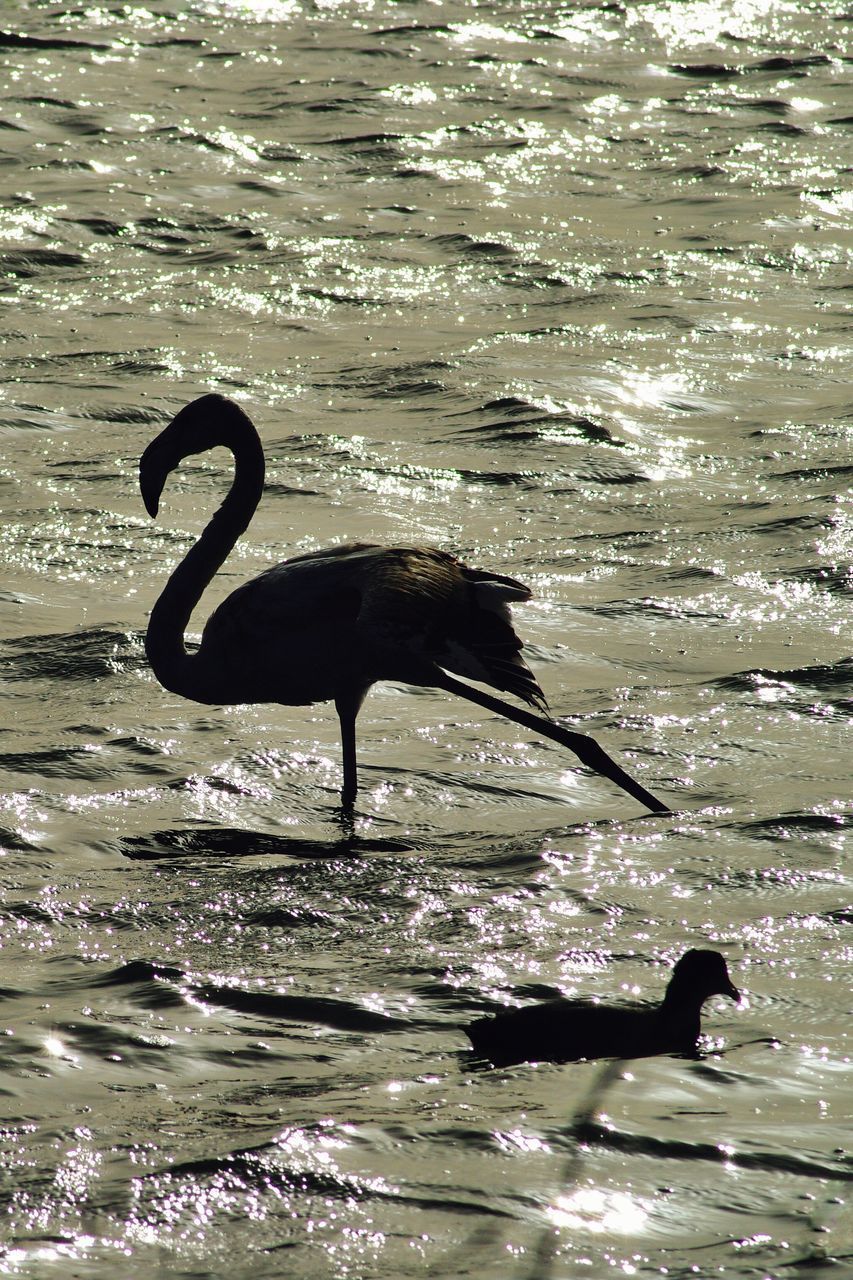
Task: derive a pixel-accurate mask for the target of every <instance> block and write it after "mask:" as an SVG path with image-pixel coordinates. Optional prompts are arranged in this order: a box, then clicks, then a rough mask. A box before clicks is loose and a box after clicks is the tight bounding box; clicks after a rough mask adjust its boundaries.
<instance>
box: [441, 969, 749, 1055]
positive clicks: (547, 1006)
mask: <svg viewBox="0 0 853 1280" xmlns="http://www.w3.org/2000/svg"><path fill="white" fill-rule="evenodd" d="M714 995H720V996H728V997H729V999H730V1000H734V1001H735V1002H738V1001H739V1000H740V992H739V991H738V990H737V988H736V987H735V986H733V985H732V981H731V978H730V977H729V971H728V968H727V967H726V962H725V960H724V959H723V957H722V956H721V955H720V953H719V951H696V950H693V951H687V952H685V954H684V955H683V956H682V957H681V959H680V960H679V961H678V963H677V964H676V966H675V968H674V969H673V971H672V977H671V978H670V980H669V984H668V986H667V988H666V992H665V994H664V997H663V1000H662V1001H661V1002H660V1004H657V1005H651V1006H647V1007H645V1008H644V1007H643V1006H642V1005H605V1004H589V1003H587V1002H586V1001H583V1000H546V1001H545V1002H544V1003H543V1004H531V1005H526V1006H525V1007H524V1008H521V1009H509V1010H507V1011H506V1012H505V1013H499V1014H497V1015H496V1016H495V1017H493V1018H478V1019H477V1021H476V1022H472V1023H471V1024H470V1026H468V1027H466V1028H465V1031H466V1034H467V1036H468V1038H469V1039H470V1041H471V1043H472V1044H473V1046H474V1048H475V1049H476V1051H477V1053H478V1054H480V1056H481V1057H484V1058H488V1059H489V1061H490V1062H493V1063H494V1064H495V1065H496V1066H509V1065H510V1064H512V1063H516V1062H574V1061H577V1060H578V1059H579V1058H645V1057H648V1056H649V1055H650V1054H655V1053H692V1052H695V1050H696V1044H697V1041H698V1039H699V1034H700V1031H701V1026H700V1021H699V1015H700V1011H701V1008H702V1004H703V1002H704V1001H705V1000H707V999H708V997H709V996H714Z"/></svg>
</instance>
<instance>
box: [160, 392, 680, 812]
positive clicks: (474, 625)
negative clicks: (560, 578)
mask: <svg viewBox="0 0 853 1280" xmlns="http://www.w3.org/2000/svg"><path fill="white" fill-rule="evenodd" d="M217 445H224V447H225V448H226V449H230V450H231V452H232V453H233V455H234V466H235V469H234V480H233V483H232V485H231V488H230V490H229V492H228V494H227V496H226V498H225V500H224V502H223V503H222V505H221V507H220V508H219V510H218V511H217V512H216V513H215V514H214V516H213V518H212V519H211V521H210V523H209V524H208V526H207V528H206V529H205V530H204V532H203V533H202V535H201V537H200V538H199V540H198V541H197V542H196V543H195V545H194V546H193V547H191V548H190V550H189V552H188V553H187V555H186V556H185V558H184V560H183V561H182V562H181V563H180V564H179V565H178V567H177V568H176V569H175V571H174V572H173V573H172V576H171V577H170V578H169V581H168V582H167V583H166V586H165V587H164V589H163V592H162V594H161V596H160V598H159V600H158V601H157V603H156V604H155V605H154V608H153V609H152V611H151V618H150V620H149V623H148V632H147V635H146V637H145V651H146V653H147V655H148V660H149V662H150V664H151V667H152V669H153V671H154V674H155V675H156V676H157V679H158V680H159V681H160V683H161V684H162V685H164V686H165V688H167V689H170V690H171V691H172V692H173V693H178V694H181V695H183V696H184V697H186V698H192V699H194V700H195V701H196V702H204V703H214V704H220V703H244V702H280V703H284V704H285V705H287V706H307V705H309V704H311V703H314V702H325V701H327V700H329V699H331V700H333V701H334V703H335V707H336V710H337V713H338V717H339V719H340V726H341V743H342V747H343V772H344V779H343V790H342V793H341V799H342V801H343V803H344V805H346V806H351V805H352V802H353V800H354V799H355V795H356V791H357V787H358V782H357V770H356V747H355V721H356V716H357V715H358V712H359V709H360V707H361V704H362V701H363V700H364V696H365V694H366V693H367V691H368V689H369V688H370V686H371V685H372V684H375V683H376V681H377V680H397V681H402V682H403V683H405V684H414V685H426V686H431V687H435V688H438V689H444V690H446V691H447V692H449V693H454V694H457V695H458V696H459V697H461V698H466V699H467V700H468V701H469V702H475V703H477V705H478V706H481V707H486V708H487V709H488V710H490V711H496V712H497V713H498V714H499V715H502V716H506V717H507V718H508V719H509V720H514V721H516V722H517V723H518V724H521V725H524V727H525V728H527V729H531V730H533V732H534V733H537V734H541V735H542V736H543V737H546V738H552V739H553V740H554V741H555V742H559V743H561V744H562V745H563V746H566V747H568V748H569V749H570V750H571V751H573V752H574V753H575V754H576V755H577V756H578V757H579V758H580V759H581V760H582V761H583V763H584V764H586V765H588V766H589V767H590V768H592V769H595V770H597V771H598V772H599V773H601V774H603V775H604V776H605V777H607V778H610V779H611V781H612V782H615V783H616V784H617V786H620V787H622V788H623V790H625V791H627V792H628V793H629V795H632V796H634V798H635V799H637V800H639V801H641V802H642V803H643V804H644V805H646V806H647V808H649V809H650V810H652V811H653V812H657V813H666V812H667V807H666V805H664V804H662V803H661V801H660V800H657V799H656V798H655V797H654V796H653V795H652V794H651V793H650V792H649V791H647V790H646V788H645V787H643V786H641V785H640V784H639V783H638V782H636V781H635V780H634V779H633V778H632V777H631V776H630V775H629V774H627V773H626V772H625V770H624V769H622V768H621V767H620V766H619V765H618V764H616V762H615V761H614V760H611V759H610V757H609V756H608V755H607V753H606V752H605V751H603V750H602V748H601V747H600V746H599V745H598V743H597V742H596V741H595V740H594V739H593V738H590V737H588V736H587V735H586V734H582V733H574V732H572V731H571V730H569V729H565V728H563V726H562V725H558V724H555V723H554V722H553V721H552V720H551V719H548V718H546V717H547V714H548V708H547V705H546V702H545V698H544V695H543V693H542V690H541V689H540V688H539V685H538V683H537V682H536V679H535V677H534V676H533V674H532V672H531V671H530V670H529V669H528V667H527V665H526V664H525V662H524V661H523V659H522V658H521V656H520V652H519V650H520V649H521V647H522V645H521V641H520V640H519V638H518V636H517V635H516V634H515V631H514V630H513V627H512V621H511V618H510V612H509V605H510V603H511V602H512V601H515V600H528V599H529V598H530V594H531V593H530V590H529V588H528V587H526V586H525V585H524V584H523V583H521V582H517V581H516V580H515V579H514V578H507V577H504V576H503V575H502V574H498V573H491V572H489V571H488V570H485V569H472V568H470V567H469V566H468V565H465V564H462V563H461V561H459V560H457V559H455V557H453V556H451V555H448V554H447V553H446V552H444V551H436V550H432V549H430V548H428V547H383V546H377V545H375V544H373V543H345V544H343V545H341V546H337V547H329V548H327V549H325V550H323V551H312V552H309V553H308V554H307V555H301V556H294V557H293V559H291V560H285V561H284V562H283V563H281V564H277V565H274V566H273V567H272V568H270V569H267V570H266V571H265V572H264V573H261V574H260V575H259V576H258V577H256V578H253V579H252V580H251V581H249V582H247V583H245V584H244V585H243V586H241V587H238V588H237V590H236V591H234V592H232V594H231V595H230V596H228V598H227V599H226V600H225V601H223V603H222V604H221V605H219V607H218V608H217V609H216V610H215V611H214V612H213V613H212V614H211V616H210V618H209V619H208V621H207V624H206V626H205V628H204V632H203V635H202V639H201V645H200V646H199V648H198V649H197V650H196V651H195V652H192V653H190V652H188V651H187V649H186V647H185V644H184V632H185V630H186V627H187V625H188V623H189V620H190V616H191V614H192V612H193V610H194V608H195V606H196V605H197V604H198V602H199V600H200V598H201V595H202V593H203V591H204V589H205V587H206V586H207V585H208V583H209V582H210V580H211V578H212V577H213V576H214V574H215V573H216V571H217V569H219V567H220V565H221V564H222V563H223V561H224V560H225V558H226V556H227V555H228V553H229V552H230V551H231V549H232V547H233V546H234V544H235V543H236V541H237V539H238V538H239V537H240V535H241V534H242V533H243V532H244V531H245V530H246V528H247V526H248V524H249V521H250V520H251V518H252V516H253V514H254V512H255V508H256V507H257V505H258V503H259V501H260V498H261V494H262V492H263V487H264V453H263V448H262V446H261V442H260V439H259V437H258V433H257V431H256V430H255V428H254V425H253V424H252V422H251V421H250V419H249V418H248V417H247V416H246V414H245V413H244V412H243V410H242V409H241V408H240V407H239V406H238V405H236V404H234V403H233V401H231V400H228V399H226V398H225V397H224V396H220V395H206V396H201V397H200V398H199V399H198V400H194V401H193V402H192V403H191V404H188V405H186V406H185V408H183V409H182V410H181V411H180V413H178V415H177V416H176V417H175V418H173V420H172V421H171V422H170V423H169V425H168V426H167V427H166V428H165V429H164V430H163V431H162V432H161V433H160V435H159V436H157V438H156V439H155V440H153V441H152V442H151V444H150V445H149V446H148V448H147V449H146V450H145V452H144V453H143V455H142V459H141V461H140V464H139V483H140V488H141V490H142V498H143V501H144V503H145V507H146V509H147V511H148V513H149V514H150V515H152V516H155V515H156V514H157V510H158V506H159V501H160V495H161V493H162V491H163V486H164V485H165V483H166V479H167V477H168V476H169V474H170V473H171V472H172V471H174V470H175V468H176V467H178V466H179V465H180V463H181V461H182V460H183V459H184V458H186V457H188V456H189V455H190V454H196V453H205V452H207V450H209V449H214V448H216V446H217ZM450 671H452V672H454V673H455V674H456V675H461V676H464V677H466V678H467V679H470V680H478V681H481V682H482V683H483V684H488V685H491V686H492V687H493V688H495V689H501V690H507V691H508V692H510V693H513V694H515V696H516V697H518V698H520V699H521V701H522V702H526V703H527V704H528V705H529V706H532V707H535V708H537V709H538V710H539V711H541V712H543V713H544V714H543V715H534V714H532V713H531V712H529V711H523V710H521V709H520V708H517V707H514V706H512V705H511V704H510V703H507V702H504V701H503V700H502V699H500V698H495V697H493V696H491V695H490V694H487V693H484V692H483V691H482V690H480V689H476V688H473V687H472V686H471V685H469V684H466V683H464V682H463V681H461V680H456V679H454V678H453V676H451V675H449V674H448V672H450Z"/></svg>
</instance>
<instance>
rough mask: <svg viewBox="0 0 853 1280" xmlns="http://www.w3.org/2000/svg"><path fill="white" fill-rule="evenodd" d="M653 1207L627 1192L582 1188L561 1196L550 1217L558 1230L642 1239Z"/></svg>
mask: <svg viewBox="0 0 853 1280" xmlns="http://www.w3.org/2000/svg"><path fill="white" fill-rule="evenodd" d="M650 1212H651V1204H650V1203H649V1202H647V1201H646V1202H644V1201H642V1200H641V1199H639V1198H637V1197H635V1196H632V1195H629V1194H628V1193H627V1192H624V1191H605V1190H603V1189H602V1188H600V1187H579V1188H578V1190H577V1191H572V1192H569V1193H568V1194H565V1195H560V1196H557V1198H556V1199H555V1200H554V1203H553V1204H552V1206H551V1208H550V1210H549V1217H550V1218H551V1220H552V1222H553V1223H554V1225H555V1226H557V1227H564V1228H567V1229H571V1230H573V1231H591V1232H595V1233H600V1232H605V1231H606V1232H612V1233H613V1234H614V1235H632V1236H641V1235H642V1234H643V1233H644V1231H645V1229H646V1226H647V1224H648V1219H649V1213H650Z"/></svg>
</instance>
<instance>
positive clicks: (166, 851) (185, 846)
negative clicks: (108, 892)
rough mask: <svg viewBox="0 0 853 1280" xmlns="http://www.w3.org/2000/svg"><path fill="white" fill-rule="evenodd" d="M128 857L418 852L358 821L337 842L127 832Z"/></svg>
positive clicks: (233, 831)
mask: <svg viewBox="0 0 853 1280" xmlns="http://www.w3.org/2000/svg"><path fill="white" fill-rule="evenodd" d="M119 851H120V853H121V854H122V856H123V857H125V858H130V859H132V860H134V861H137V862H157V861H172V860H174V859H175V858H271V857H275V858H296V859H299V861H303V862H304V861H305V860H306V859H318V860H323V859H326V858H327V859H337V858H342V857H363V856H370V855H375V854H382V853H413V852H415V848H414V846H413V845H412V844H409V843H407V842H406V841H404V840H393V839H385V838H380V837H371V836H360V835H357V834H356V832H355V830H354V827H353V824H351V823H347V822H342V824H341V835H340V837H339V838H337V839H332V840H311V839H306V837H304V836H296V837H289V836H270V835H265V834H263V833H262V832H259V831H245V830H242V829H240V828H238V827H206V828H205V829H204V830H199V831H183V830H175V829H168V830H165V831H152V832H151V834H150V835H144V836H127V837H125V838H124V839H122V840H120V841H119Z"/></svg>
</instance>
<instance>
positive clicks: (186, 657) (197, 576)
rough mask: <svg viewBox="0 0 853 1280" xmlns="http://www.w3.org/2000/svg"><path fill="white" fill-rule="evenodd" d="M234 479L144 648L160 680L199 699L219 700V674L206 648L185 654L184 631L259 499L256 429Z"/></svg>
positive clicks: (165, 596) (154, 617) (239, 449)
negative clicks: (210, 665) (205, 650)
mask: <svg viewBox="0 0 853 1280" xmlns="http://www.w3.org/2000/svg"><path fill="white" fill-rule="evenodd" d="M233 452H234V464H235V465H234V480H233V482H232V484H231V488H230V489H229V491H228V494H227V496H226V498H225V501H224V502H223V503H222V505H221V507H220V508H219V510H218V511H217V512H216V513H215V515H214V516H213V518H212V519H211V521H210V523H209V524H208V525H207V528H206V529H205V530H204V532H203V533H202V535H201V537H200V538H199V540H198V542H196V543H195V544H194V546H192V547H191V548H190V550H189V551H188V552H187V554H186V556H185V557H184V559H183V560H182V561H181V563H180V564H179V565H178V567H177V568H176V569H175V571H174V572H173V573H172V575H171V577H170V578H169V581H168V582H167V583H166V586H165V587H164V588H163V591H162V593H161V595H160V597H159V599H158V600H157V603H156V604H155V605H154V608H153V609H152V610H151V617H150V618H149V620H148V630H147V632H146V635H145V652H146V654H147V656H148V661H149V662H150V664H151V668H152V670H153V672H154V674H155V676H156V677H157V679H158V680H159V681H160V683H161V684H162V685H163V686H164V687H165V688H167V689H169V690H171V692H172V693H179V694H181V695H182V696H183V697H185V698H192V699H194V700H195V701H198V702H219V701H220V696H219V695H218V691H217V679H216V676H217V673H216V671H212V670H209V669H208V667H209V664H208V663H207V662H206V660H205V653H204V647H203V646H202V648H201V649H199V650H198V651H197V652H195V653H187V650H186V646H185V644H184V632H185V631H186V628H187V624H188V623H189V620H190V617H191V616H192V612H193V610H194V609H195V607H196V605H197V604H198V602H199V600H200V599H201V596H202V593H203V592H204V589H205V587H206V586H207V584H208V583H209V582H210V580H211V578H212V577H213V576H214V574H215V573H216V571H217V569H219V567H220V565H221V564H222V563H223V561H224V560H225V558H226V557H227V555H228V553H229V551H230V550H231V548H232V547H233V546H234V544H235V542H236V541H237V539H238V538H239V537H240V535H241V534H242V533H243V532H245V530H246V528H247V526H248V524H249V521H250V520H251V518H252V516H253V515H254V513H255V509H256V507H257V505H258V503H259V502H260V499H261V494H262V492H263V487H264V453H263V449H262V447H261V442H260V440H259V438H258V436H257V435H256V434H255V433H254V432H252V433H251V435H249V434H248V433H247V435H246V436H245V437H243V438H241V439H240V440H239V441H238V442H237V443H236V444H235V445H234V446H233Z"/></svg>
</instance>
